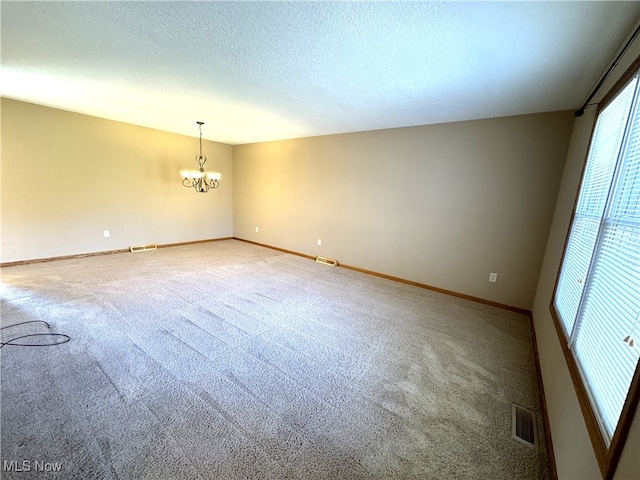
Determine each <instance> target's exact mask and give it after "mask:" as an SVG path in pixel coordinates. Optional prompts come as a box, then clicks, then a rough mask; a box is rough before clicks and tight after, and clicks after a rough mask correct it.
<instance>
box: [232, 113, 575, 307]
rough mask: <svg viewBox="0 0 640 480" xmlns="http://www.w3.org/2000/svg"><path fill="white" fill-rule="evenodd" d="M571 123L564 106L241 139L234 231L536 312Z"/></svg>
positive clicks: (237, 149) (236, 153)
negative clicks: (436, 121) (324, 133)
mask: <svg viewBox="0 0 640 480" xmlns="http://www.w3.org/2000/svg"><path fill="white" fill-rule="evenodd" d="M572 122H573V117H572V115H571V113H570V112H557V113H545V114H536V115H524V116H517V117H505V118H496V119H489V120H479V121H471V122H460V123H449V124H442V125H433V126H422V127H411V128H399V129H391V130H380V131H371V132H362V133H352V134H343V135H331V136H322V137H312V138H304V139H296V140H288V141H280V142H268V143H258V144H250V145H240V146H235V147H234V169H235V171H234V175H235V178H234V180H235V184H234V202H233V204H234V235H235V236H236V237H240V238H243V239H247V240H252V241H256V242H260V243H264V244H267V245H272V246H276V247H280V248H285V249H290V250H294V251H297V252H301V253H305V254H309V255H314V256H315V255H323V256H327V257H332V258H336V259H338V261H340V262H342V263H344V264H348V265H352V266H356V267H360V268H365V269H368V270H373V271H376V272H380V273H385V274H388V275H393V276H396V277H401V278H404V279H408V280H412V281H416V282H420V283H424V284H428V285H432V286H436V287H440V288H444V289H448V290H452V291H455V292H459V293H463V294H467V295H472V296H476V297H480V298H483V299H487V300H491V301H495V302H499V303H503V304H506V305H510V306H515V307H519V308H525V309H530V308H531V305H532V301H533V295H534V291H535V287H536V282H537V279H538V273H539V269H540V264H541V261H542V255H543V251H544V246H545V243H546V238H547V234H548V231H549V225H550V222H551V216H552V213H553V206H554V203H555V198H556V194H557V189H558V185H559V181H560V176H561V173H562V168H563V164H564V158H565V155H566V150H567V144H568V139H569V135H570V131H571V125H572ZM256 227H259V232H258V233H256V231H255V228H256ZM318 238H320V239H322V246H317V245H316V241H317V239H318ZM490 272H496V273H498V275H499V278H498V282H497V283H489V281H488V277H489V273H490Z"/></svg>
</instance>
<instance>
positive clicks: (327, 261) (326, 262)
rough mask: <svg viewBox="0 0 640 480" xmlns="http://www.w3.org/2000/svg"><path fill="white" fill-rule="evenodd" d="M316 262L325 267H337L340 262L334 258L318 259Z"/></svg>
mask: <svg viewBox="0 0 640 480" xmlns="http://www.w3.org/2000/svg"><path fill="white" fill-rule="evenodd" d="M316 262H318V263H322V264H324V265H329V266H330V267H337V266H338V261H337V260H334V259H333V258H325V257H317V258H316Z"/></svg>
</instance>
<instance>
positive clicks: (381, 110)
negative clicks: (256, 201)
mask: <svg viewBox="0 0 640 480" xmlns="http://www.w3.org/2000/svg"><path fill="white" fill-rule="evenodd" d="M0 16H1V21H2V30H1V40H2V43H1V48H2V65H1V70H0V74H1V77H0V94H2V95H3V96H6V97H11V98H16V99H19V100H24V101H29V102H33V103H39V104H43V105H48V106H53V107H57V108H62V109H66V110H72V111H76V112H81V113H87V114H90V115H96V116H100V117H105V118H110V119H114V120H119V121H124V122H128V123H133V124H137V125H144V126H149V127H153V128H158V129H161V130H167V131H171V132H177V133H182V134H187V135H192V136H193V135H197V126H196V124H195V121H196V120H202V121H204V122H205V125H204V137H205V138H208V139H211V140H217V141H221V142H225V143H230V144H240V143H249V142H257V141H265V140H276V139H284V138H295V137H303V136H313V135H323V134H330V133H341V132H353V131H361V130H373V129H381V128H392V127H401V126H410V125H424V124H433V123H443V122H451V121H460V120H471V119H478V118H489V117H497V116H506V115H517V114H525V113H536V112H544V111H555V110H564V109H573V108H577V107H578V106H579V105H580V103H582V102H583V101H584V99H585V97H586V96H587V95H588V93H589V91H590V89H591V88H592V87H593V85H594V84H595V83H596V82H597V81H598V80H599V78H598V76H599V75H600V74H601V72H602V71H603V69H605V68H606V67H607V66H608V63H609V62H611V60H612V54H613V52H615V50H616V49H617V48H618V47H619V46H620V44H621V42H622V41H623V40H624V39H625V36H626V35H628V34H629V33H630V31H631V29H632V28H633V26H634V24H635V23H636V22H637V21H638V17H640V2H611V1H603V2H598V1H587V2H576V1H574V2H388V3H387V2H9V1H2V2H1V3H0ZM639 48H640V47H639Z"/></svg>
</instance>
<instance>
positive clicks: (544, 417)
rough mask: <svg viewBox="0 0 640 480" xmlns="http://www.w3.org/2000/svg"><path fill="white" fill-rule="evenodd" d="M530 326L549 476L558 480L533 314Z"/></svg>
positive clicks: (530, 317) (530, 315)
mask: <svg viewBox="0 0 640 480" xmlns="http://www.w3.org/2000/svg"><path fill="white" fill-rule="evenodd" d="M529 325H531V341H532V343H533V358H534V361H535V364H536V376H537V377H538V388H539V389H540V403H541V405H542V422H543V427H544V439H545V443H546V447H547V459H548V460H549V476H550V479H551V480H558V470H557V469H556V456H555V454H554V453H553V441H552V439H551V424H550V423H549V411H548V410H547V397H546V396H545V394H544V384H543V383H542V368H541V367H540V356H539V355H538V339H537V338H536V326H535V324H534V322H533V314H529Z"/></svg>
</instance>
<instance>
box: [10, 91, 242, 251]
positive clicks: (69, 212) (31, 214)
mask: <svg viewBox="0 0 640 480" xmlns="http://www.w3.org/2000/svg"><path fill="white" fill-rule="evenodd" d="M1 105H2V113H1V115H2V117H1V118H2V184H1V186H2V192H1V200H2V205H1V208H2V244H1V251H2V258H1V261H2V262H11V261H18V260H27V259H34V258H47V257H53V256H61V255H70V254H78V253H88V252H99V251H106V250H112V249H120V248H127V247H128V246H130V245H139V244H144V243H157V244H164V243H177V242H185V241H192V240H202V239H210V238H220V237H229V236H232V234H233V230H232V229H233V219H232V215H233V210H232V205H231V203H232V198H233V163H232V148H231V146H229V145H224V144H220V143H215V142H208V141H205V142H204V145H203V151H204V154H205V155H207V156H208V158H209V160H208V164H209V166H210V168H211V170H216V171H219V172H222V173H223V177H222V180H221V186H220V188H218V189H217V190H215V191H212V192H209V193H207V194H199V193H196V192H195V191H194V190H193V189H186V188H184V187H183V186H182V185H181V183H180V182H181V179H180V175H179V173H178V170H179V169H181V168H192V166H193V163H194V161H195V160H194V156H195V155H196V154H197V153H198V140H197V138H194V137H187V136H182V135H175V134H171V133H166V132H161V131H158V130H152V129H149V128H143V127H137V126H134V125H129V124H125V123H119V122H114V121H110V120H104V119H101V118H97V117H91V116H87V115H80V114H77V113H71V112H67V111H62V110H57V109H53V108H47V107H42V106H38V105H33V104H29V103H23V102H18V101H15V100H10V99H6V98H3V99H2V104H1ZM193 127H194V136H195V135H197V134H198V131H197V126H196V124H195V121H194V125H193ZM103 230H110V232H111V237H110V238H104V237H103Z"/></svg>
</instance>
